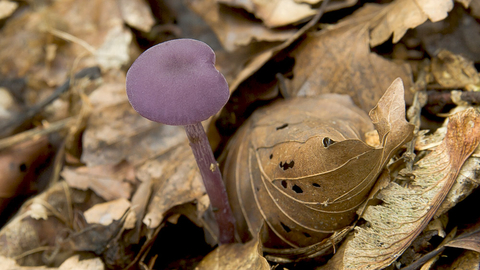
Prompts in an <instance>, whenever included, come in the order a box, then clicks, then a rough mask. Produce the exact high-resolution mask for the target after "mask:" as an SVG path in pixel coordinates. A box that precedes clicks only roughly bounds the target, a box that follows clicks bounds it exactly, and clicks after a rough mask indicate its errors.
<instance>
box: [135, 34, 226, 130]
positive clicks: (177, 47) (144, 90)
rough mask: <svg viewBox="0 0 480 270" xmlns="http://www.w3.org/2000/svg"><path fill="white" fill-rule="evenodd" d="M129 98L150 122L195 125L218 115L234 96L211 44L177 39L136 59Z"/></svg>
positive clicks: (158, 46)
mask: <svg viewBox="0 0 480 270" xmlns="http://www.w3.org/2000/svg"><path fill="white" fill-rule="evenodd" d="M127 95H128V99H129V101H130V104H131V105H132V106H133V108H134V109H135V110H136V111H137V112H138V113H139V114H140V115H142V116H143V117H145V118H147V119H150V120H152V121H155V122H159V123H163V124H167V125H192V124H194V123H198V122H201V121H204V120H206V119H208V118H209V117H210V116H212V115H214V114H216V113H217V112H218V111H219V110H220V109H221V108H222V107H223V106H224V105H225V103H226V102H227V101H228V98H229V96H230V93H229V90H228V84H227V81H226V80H225V78H224V77H223V75H222V74H221V73H220V72H219V71H218V70H217V69H216V68H215V53H214V52H213V50H212V49H211V48H210V47H209V46H208V45H207V44H205V43H203V42H201V41H198V40H194V39H175V40H171V41H167V42H163V43H160V44H158V45H156V46H153V47H151V48H150V49H148V50H146V51H145V52H144V53H142V54H141V55H140V56H139V57H138V58H137V60H135V62H134V63H133V64H132V66H131V67H130V69H129V70H128V73H127Z"/></svg>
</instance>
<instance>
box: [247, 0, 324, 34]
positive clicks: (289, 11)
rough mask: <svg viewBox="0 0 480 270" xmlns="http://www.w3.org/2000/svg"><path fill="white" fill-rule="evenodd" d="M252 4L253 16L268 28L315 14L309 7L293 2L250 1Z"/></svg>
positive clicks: (290, 0) (277, 0) (282, 0)
mask: <svg viewBox="0 0 480 270" xmlns="http://www.w3.org/2000/svg"><path fill="white" fill-rule="evenodd" d="M252 2H253V5H254V8H255V15H256V16H257V17H258V18H260V19H262V21H263V23H264V24H265V25H266V26H268V27H270V28H274V27H280V26H286V25H289V24H293V23H296V22H299V21H301V20H303V19H306V18H308V17H311V16H313V15H314V14H315V13H316V11H315V9H313V8H312V7H311V6H310V5H308V4H305V3H297V2H295V1H294V0H252Z"/></svg>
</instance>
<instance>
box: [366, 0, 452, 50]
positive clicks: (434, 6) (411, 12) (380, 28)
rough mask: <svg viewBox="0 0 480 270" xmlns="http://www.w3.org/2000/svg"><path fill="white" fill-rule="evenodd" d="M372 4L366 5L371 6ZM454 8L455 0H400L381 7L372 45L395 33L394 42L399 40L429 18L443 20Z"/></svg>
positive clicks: (372, 36)
mask: <svg viewBox="0 0 480 270" xmlns="http://www.w3.org/2000/svg"><path fill="white" fill-rule="evenodd" d="M370 7H372V6H366V7H365V8H370ZM452 8H453V0H400V1H393V2H392V3H390V4H388V5H386V6H384V7H383V8H381V10H380V13H378V15H379V16H380V18H378V19H376V20H374V21H373V24H372V30H371V33H370V46H372V47H374V46H377V45H379V44H382V43H383V42H385V41H386V40H387V39H388V38H389V37H390V36H391V35H392V33H393V42H394V43H396V42H398V41H399V40H400V39H401V38H402V37H403V35H405V33H406V32H407V30H408V29H411V28H415V27H417V26H419V25H420V24H422V23H424V22H425V21H426V20H427V19H430V20H431V21H432V22H437V21H440V20H443V19H445V18H446V17H447V15H448V12H449V11H450V10H452Z"/></svg>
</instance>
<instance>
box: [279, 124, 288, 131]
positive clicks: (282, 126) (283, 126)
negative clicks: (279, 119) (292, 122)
mask: <svg viewBox="0 0 480 270" xmlns="http://www.w3.org/2000/svg"><path fill="white" fill-rule="evenodd" d="M286 127H288V124H283V125H281V126H279V127H277V128H276V129H277V130H280V129H284V128H286Z"/></svg>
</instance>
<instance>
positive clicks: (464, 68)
mask: <svg viewBox="0 0 480 270" xmlns="http://www.w3.org/2000/svg"><path fill="white" fill-rule="evenodd" d="M431 67H432V75H433V77H434V78H435V80H436V81H437V82H438V83H439V84H440V85H441V86H443V87H446V88H453V89H455V88H457V89H458V88H465V86H467V85H469V84H472V85H480V75H479V74H478V71H477V69H476V68H475V66H474V63H473V61H471V60H469V59H467V58H465V57H463V56H461V55H456V54H453V53H451V52H450V51H447V50H441V51H440V52H438V54H437V56H436V57H435V58H433V59H432V62H431Z"/></svg>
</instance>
